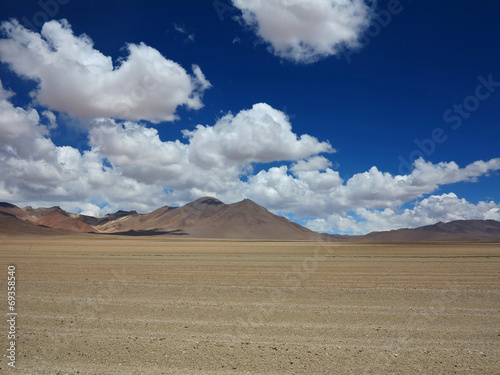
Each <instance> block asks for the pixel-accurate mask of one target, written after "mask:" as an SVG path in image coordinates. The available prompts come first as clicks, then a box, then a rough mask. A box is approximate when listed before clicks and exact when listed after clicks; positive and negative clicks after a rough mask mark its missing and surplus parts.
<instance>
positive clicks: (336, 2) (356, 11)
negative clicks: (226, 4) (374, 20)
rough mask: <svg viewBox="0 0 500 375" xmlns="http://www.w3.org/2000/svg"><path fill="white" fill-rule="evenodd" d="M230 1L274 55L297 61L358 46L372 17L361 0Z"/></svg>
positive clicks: (303, 61) (307, 61) (316, 57)
mask: <svg viewBox="0 0 500 375" xmlns="http://www.w3.org/2000/svg"><path fill="white" fill-rule="evenodd" d="M233 4H234V5H235V6H236V7H237V8H239V9H240V10H241V11H242V19H243V22H244V23H245V24H247V25H248V26H250V27H252V28H254V29H255V31H256V33H257V35H259V36H260V37H261V38H262V39H264V40H265V41H266V42H268V43H270V45H271V49H272V51H273V53H274V54H275V55H277V56H280V57H282V58H286V59H289V60H293V61H296V62H300V63H309V62H314V61H316V60H319V59H321V58H323V57H326V56H330V55H337V54H338V53H339V52H340V51H341V49H342V48H357V47H358V46H359V42H358V40H359V38H360V36H361V34H362V33H363V31H364V30H365V29H366V28H367V27H368V26H369V24H370V20H371V17H372V11H371V9H370V8H369V7H368V6H367V4H365V2H364V0H233Z"/></svg>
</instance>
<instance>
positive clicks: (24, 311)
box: [0, 235, 500, 375]
mask: <svg viewBox="0 0 500 375" xmlns="http://www.w3.org/2000/svg"><path fill="white" fill-rule="evenodd" d="M0 241H1V242H0V265H1V268H0V269H2V270H4V271H2V272H3V273H4V277H2V279H1V282H0V284H1V285H0V288H1V290H2V293H1V295H0V296H1V301H3V302H1V305H3V306H4V307H2V311H4V312H5V314H6V313H7V296H6V290H7V276H8V275H7V266H8V265H15V266H16V279H17V284H16V302H17V305H16V308H17V310H16V311H17V313H18V315H17V321H16V332H17V339H16V366H17V367H16V369H12V368H10V367H9V366H8V364H7V363H8V360H7V354H5V353H6V352H7V351H6V350H3V352H4V354H2V357H1V358H0V373H2V374H3V373H6V374H9V373H12V374H14V373H17V374H23V375H29V374H50V375H54V374H124V375H126V374H130V375H132V374H133V375H135V374H141V375H143V374H405V375H408V374H500V245H498V244H496V245H495V244H409V245H408V244H406V245H405V244H390V245H382V244H376V245H370V244H353V243H349V244H339V243H304V242H302V243H300V242H288V243H287V242H251V241H195V240H169V239H163V238H159V237H157V238H152V237H150V238H140V239H138V238H120V237H103V236H95V235H75V236H61V237H31V238H29V237H25V238H22V237H8V236H4V237H1V238H0ZM5 314H4V316H6V315H5ZM0 330H1V331H2V332H7V331H8V326H7V322H6V319H2V321H1V322H0ZM2 337H3V339H2V340H0V342H2V343H3V344H2V345H3V346H4V347H5V348H4V349H7V348H8V343H9V340H8V339H7V335H6V334H5V335H2Z"/></svg>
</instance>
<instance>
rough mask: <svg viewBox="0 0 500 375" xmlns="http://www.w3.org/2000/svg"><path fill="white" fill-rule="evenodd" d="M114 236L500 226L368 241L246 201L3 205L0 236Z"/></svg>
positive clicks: (433, 237) (279, 236)
mask: <svg viewBox="0 0 500 375" xmlns="http://www.w3.org/2000/svg"><path fill="white" fill-rule="evenodd" d="M75 232H76V233H94V234H114V235H126V236H152V235H155V236H170V237H174V236H175V237H183V238H224V239H248V240H257V239H262V240H288V241H337V242H338V241H346V242H351V241H359V242H422V241H469V242H500V222H498V221H495V220H458V221H453V222H450V223H441V222H440V223H436V224H434V225H429V226H425V227H420V228H416V229H398V230H393V231H386V232H372V233H369V234H367V235H364V236H343V235H332V234H325V233H317V232H314V231H312V230H310V229H307V228H305V227H303V226H301V225H299V224H297V223H294V222H292V221H290V220H288V219H286V218H284V217H281V216H277V215H275V214H273V213H271V212H269V211H268V210H267V209H266V208H264V207H262V206H260V205H258V204H257V203H255V202H253V201H251V200H249V199H245V200H242V201H240V202H237V203H233V204H225V203H223V202H221V201H220V200H218V199H216V198H212V197H203V198H200V199H197V200H195V201H193V202H191V203H188V204H186V205H184V206H182V207H170V206H164V207H161V208H159V209H157V210H155V211H153V212H150V213H147V214H139V213H137V212H136V211H118V212H115V213H113V214H108V215H105V216H101V217H93V216H86V215H80V214H73V213H70V212H66V211H64V210H63V209H61V208H60V207H50V208H37V209H34V208H32V207H29V206H28V207H23V208H21V207H18V206H15V205H13V204H10V203H5V202H3V203H0V233H2V234H26V235H28V234H40V235H43V234H71V233H75Z"/></svg>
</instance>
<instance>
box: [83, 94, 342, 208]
mask: <svg viewBox="0 0 500 375" xmlns="http://www.w3.org/2000/svg"><path fill="white" fill-rule="evenodd" d="M183 134H184V137H185V139H186V140H187V143H184V142H181V141H180V140H176V141H166V142H163V141H161V140H160V138H159V135H158V132H157V130H156V129H154V128H150V127H147V126H145V125H141V124H138V123H134V122H125V123H123V124H119V123H117V122H116V121H112V120H99V121H95V122H94V124H93V126H92V129H91V130H90V145H91V146H92V148H93V149H94V150H98V151H99V152H100V153H101V154H102V155H103V156H104V157H106V159H107V160H109V161H110V162H111V164H112V165H113V166H115V167H116V168H117V169H119V170H120V171H121V173H122V174H123V175H124V176H126V177H130V178H133V179H136V180H139V181H144V182H147V183H154V184H161V185H162V186H165V187H167V188H168V189H174V190H182V191H183V192H184V193H183V197H186V199H194V198H197V197H199V195H200V194H203V195H218V196H221V195H223V196H225V197H226V198H229V199H243V198H245V194H246V192H245V184H244V183H242V182H241V181H240V177H241V176H243V175H247V174H250V173H251V171H252V164H253V163H268V162H276V161H283V160H285V161H293V160H297V159H300V158H309V157H312V158H313V159H314V156H315V155H317V154H319V153H323V152H333V151H334V150H333V149H332V147H331V146H330V144H329V143H328V142H320V141H318V140H317V139H316V138H314V137H311V136H309V135H307V134H303V135H301V136H298V135H296V134H295V133H293V132H292V126H291V124H290V122H289V120H288V118H287V117H286V115H285V114H284V113H283V112H281V111H278V110H276V109H274V108H272V107H271V106H269V105H267V104H264V103H259V104H256V105H254V106H253V107H252V108H251V109H248V110H242V111H240V112H239V113H238V114H236V115H232V114H230V113H229V114H227V115H225V116H224V117H222V118H221V119H219V120H218V121H217V122H216V123H215V125H213V126H210V125H205V126H203V125H198V126H197V127H196V128H195V130H192V131H184V132H183ZM325 160H326V159H325ZM318 183H321V182H320V181H318Z"/></svg>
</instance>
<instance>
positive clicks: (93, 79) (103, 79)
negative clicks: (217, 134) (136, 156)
mask: <svg viewBox="0 0 500 375" xmlns="http://www.w3.org/2000/svg"><path fill="white" fill-rule="evenodd" d="M1 30H2V32H3V34H4V35H5V36H6V38H5V39H1V40H0V59H1V61H3V62H5V63H8V64H9V66H10V67H11V69H12V70H13V71H15V72H16V73H17V74H19V75H20V76H23V77H26V78H29V79H32V80H35V81H36V82H38V87H37V89H36V90H35V91H34V92H33V93H32V95H33V96H34V97H35V98H36V100H37V101H38V103H39V104H41V105H44V106H47V107H48V108H50V109H53V110H57V111H61V112H65V113H67V114H69V115H70V116H72V117H78V118H84V119H90V118H97V117H112V118H119V119H126V120H141V119H142V120H148V121H151V122H154V123H157V122H161V121H173V120H175V119H176V109H177V108H178V107H179V106H186V107H187V108H189V109H199V108H201V107H202V106H203V104H202V94H203V92H204V91H205V90H206V89H207V88H209V87H210V82H209V81H208V80H207V79H206V78H205V76H204V75H203V73H202V71H201V69H200V68H199V66H197V65H193V67H192V69H193V74H192V75H190V74H188V73H187V72H186V70H185V69H184V68H183V67H182V66H180V65H179V64H177V63H176V62H174V61H172V60H168V59H166V58H165V57H164V56H162V55H161V53H160V52H158V51H157V50H156V49H154V48H152V47H149V46H147V45H145V44H144V43H140V44H128V45H127V50H128V53H129V55H128V56H127V58H125V59H123V60H121V61H118V62H115V66H114V65H113V61H112V59H111V57H109V56H105V55H104V54H102V53H101V52H99V51H98V50H96V49H94V45H93V42H92V40H91V39H90V37H88V36H87V35H85V34H84V35H80V36H75V35H74V34H73V31H72V30H71V26H70V25H69V23H68V22H67V21H66V20H61V21H50V22H47V23H46V24H44V26H43V28H42V30H41V33H40V34H38V33H35V32H32V31H30V30H28V29H26V28H24V27H23V26H21V25H20V24H19V22H17V21H15V20H14V21H8V22H3V23H2V24H1Z"/></svg>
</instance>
